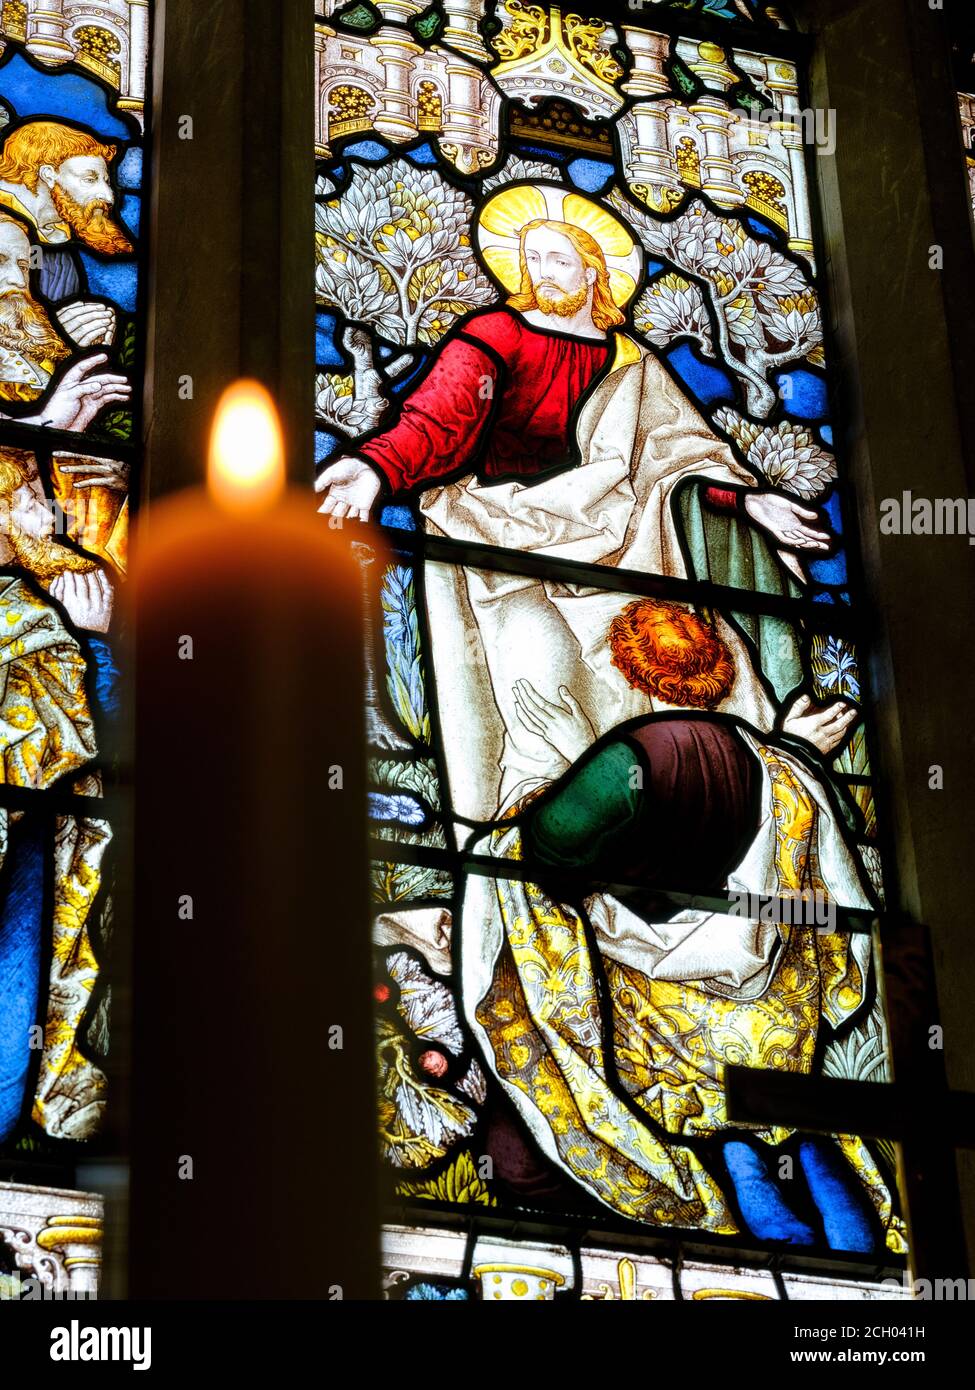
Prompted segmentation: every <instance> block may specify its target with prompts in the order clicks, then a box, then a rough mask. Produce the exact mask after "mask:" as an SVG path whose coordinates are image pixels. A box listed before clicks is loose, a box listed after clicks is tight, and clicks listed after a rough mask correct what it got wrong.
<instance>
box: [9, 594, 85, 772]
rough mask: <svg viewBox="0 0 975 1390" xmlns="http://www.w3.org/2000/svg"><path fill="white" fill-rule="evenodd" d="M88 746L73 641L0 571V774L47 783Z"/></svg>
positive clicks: (80, 667) (49, 612)
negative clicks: (1, 574)
mask: <svg viewBox="0 0 975 1390" xmlns="http://www.w3.org/2000/svg"><path fill="white" fill-rule="evenodd" d="M95 751H96V750H95V733H94V728H93V726H92V721H91V713H90V711H89V708H88V695H87V693H86V691H85V659H84V657H83V656H82V654H81V650H80V648H79V646H78V643H77V642H76V641H75V639H74V638H73V637H72V636H71V634H70V633H69V632H68V630H67V628H66V627H65V626H64V624H63V623H62V622H61V619H60V618H59V617H58V615H57V613H56V612H55V610H54V608H53V607H52V606H51V605H50V604H49V603H46V602H45V601H44V599H43V598H40V597H39V596H38V595H36V594H34V593H33V592H32V591H31V590H30V589H29V588H28V587H27V585H26V584H25V583H24V582H23V580H20V579H10V578H3V577H0V780H2V781H3V782H6V783H9V784H10V785H11V786H15V787H38V788H40V787H49V786H51V785H52V784H53V783H54V782H55V781H57V779H58V778H59V777H63V776H64V775H65V773H69V772H74V771H75V770H77V769H78V768H79V767H81V766H82V765H83V764H84V763H86V762H88V761H89V760H90V759H91V758H93V757H94V756H95Z"/></svg>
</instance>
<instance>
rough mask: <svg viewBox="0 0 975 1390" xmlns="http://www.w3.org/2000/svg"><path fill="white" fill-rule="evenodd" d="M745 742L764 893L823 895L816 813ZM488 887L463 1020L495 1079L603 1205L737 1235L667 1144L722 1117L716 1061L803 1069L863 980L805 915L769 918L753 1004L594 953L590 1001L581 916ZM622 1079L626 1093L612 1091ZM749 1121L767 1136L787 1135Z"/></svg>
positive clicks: (788, 775)
mask: <svg viewBox="0 0 975 1390" xmlns="http://www.w3.org/2000/svg"><path fill="white" fill-rule="evenodd" d="M759 751H760V756H761V757H762V760H763V762H764V763H765V766H766V769H767V771H768V773H769V777H770V781H771V787H772V797H773V815H774V820H775V830H776V836H775V873H776V878H777V880H778V893H779V895H780V896H782V897H788V896H796V897H799V896H802V895H803V894H804V893H807V892H812V891H819V892H823V891H824V889H823V884H822V881H821V879H820V878H819V873H818V865H817V859H816V844H817V838H818V836H817V816H818V814H819V813H818V809H817V807H816V805H815V803H814V802H813V801H812V799H811V798H810V797H809V795H808V793H807V792H806V791H805V789H804V788H803V787H802V786H801V784H800V783H799V781H798V780H797V778H796V777H795V776H794V774H793V772H792V771H791V769H790V768H789V767H788V766H787V765H786V764H785V763H784V762H782V761H781V760H780V759H778V758H777V757H776V755H775V753H774V752H773V751H772V750H770V749H768V748H762V749H760V750H759ZM500 839H503V840H504V853H505V855H506V856H507V857H509V858H510V857H512V856H514V857H516V858H520V857H521V841H520V832H519V831H518V829H517V827H506V828H501V829H498V830H495V831H494V832H493V836H492V843H493V844H496V843H497V842H498V841H499V840H500ZM498 848H499V849H500V845H499V844H498ZM495 889H496V893H497V901H498V908H499V911H500V915H501V920H502V924H503V943H502V948H501V952H500V954H499V957H498V959H497V962H496V965H495V970H494V976H493V980H492V983H491V987H490V989H489V990H488V992H487V993H486V995H485V996H484V998H483V999H482V1000H481V1001H480V1003H479V1005H478V1007H477V1009H476V1011H475V1017H476V1021H477V1023H478V1024H479V1025H480V1027H481V1029H482V1030H483V1032H484V1035H485V1036H486V1038H487V1040H488V1042H489V1045H490V1048H491V1050H492V1052H493V1055H494V1060H495V1067H496V1070H497V1073H498V1075H499V1077H500V1078H501V1079H502V1080H503V1081H505V1082H507V1083H508V1084H509V1085H510V1086H512V1087H514V1088H516V1089H517V1090H518V1091H520V1092H521V1093H522V1094H523V1095H524V1096H525V1097H527V1098H528V1099H530V1101H531V1103H532V1106H533V1107H534V1109H535V1110H536V1111H537V1112H538V1114H539V1115H540V1116H542V1117H543V1119H544V1122H545V1124H546V1125H547V1127H548V1129H549V1131H550V1132H551V1135H552V1137H553V1139H554V1143H555V1149H556V1152H557V1154H558V1157H559V1159H560V1160H561V1162H562V1163H563V1164H564V1165H565V1166H566V1167H567V1168H568V1169H569V1171H570V1172H572V1173H573V1174H574V1175H575V1177H576V1178H577V1179H578V1180H579V1181H580V1182H582V1183H584V1184H585V1186H586V1187H587V1188H589V1189H590V1190H591V1191H592V1192H593V1193H594V1194H595V1195H596V1196H597V1197H599V1198H600V1199H601V1200H602V1201H604V1202H606V1203H608V1205H610V1206H611V1207H613V1208H614V1209H615V1210H616V1211H618V1212H620V1213H622V1214H623V1215H625V1216H629V1217H635V1218H637V1219H639V1220H644V1221H649V1222H653V1223H655V1224H662V1225H680V1226H697V1227H700V1228H702V1229H704V1230H710V1231H719V1232H726V1233H733V1232H735V1231H736V1229H737V1228H736V1226H735V1222H734V1218H733V1216H732V1214H731V1211H730V1210H729V1208H728V1206H727V1204H726V1202H725V1200H724V1198H723V1196H722V1194H721V1190H720V1188H719V1187H718V1185H717V1184H716V1183H715V1182H714V1180H713V1179H712V1178H711V1176H710V1175H709V1174H708V1173H707V1172H706V1171H705V1170H704V1168H703V1167H702V1165H701V1163H700V1160H699V1159H698V1158H697V1156H696V1154H695V1153H694V1152H693V1151H692V1149H691V1148H690V1147H688V1146H687V1145H685V1144H682V1143H681V1142H680V1141H681V1139H686V1138H691V1137H705V1136H708V1135H711V1134H713V1133H715V1132H716V1131H720V1130H722V1129H725V1128H730V1127H731V1126H729V1121H728V1118H727V1114H726V1111H725V1102H724V1068H725V1066H726V1065H727V1064H728V1063H737V1064H739V1065H743V1066H751V1067H764V1068H774V1069H776V1070H780V1071H794V1072H810V1071H811V1070H812V1067H813V1059H814V1055H815V1051H816V1043H817V1036H818V1030H819V1020H820V1017H825V1018H827V1019H829V1020H830V1021H831V1022H838V1021H840V1020H841V1019H842V1018H845V1017H847V1016H848V1015H849V1014H850V1013H851V1012H852V1011H853V1010H854V1009H855V1008H856V1007H857V1006H858V1005H859V1004H860V1003H861V1002H862V1001H863V998H864V991H865V984H866V982H865V981H864V979H863V978H862V976H861V973H860V969H859V967H858V965H857V963H856V962H855V961H854V960H853V959H852V955H851V954H850V952H849V951H848V950H847V940H846V939H845V938H843V937H840V936H838V935H825V934H824V935H817V932H816V928H815V926H804V925H803V926H792V927H786V926H782V927H780V932H781V935H782V938H783V944H782V948H781V955H780V958H779V961H778V964H777V966H776V969H775V973H774V975H773V976H772V979H771V982H770V984H769V986H768V988H767V989H766V991H765V992H764V994H763V995H762V996H761V997H760V998H758V999H751V1000H735V999H728V998H725V997H722V996H718V995H715V994H714V993H713V992H710V991H708V990H707V989H705V987H704V986H703V985H702V983H701V982H700V981H695V980H691V981H671V980H662V979H651V978H649V977H648V976H647V975H645V974H642V973H641V972H640V971H638V970H636V969H633V968H632V967H630V966H626V965H621V964H618V963H617V962H614V961H612V960H610V959H608V958H603V959H602V969H603V971H604V974H605V981H606V987H607V988H606V991H605V994H604V996H603V997H604V998H605V1006H604V1005H603V1004H602V1003H601V995H600V987H599V984H598V976H597V968H596V964H595V962H594V960H593V955H592V950H591V947H590V940H591V938H590V936H589V933H588V932H587V930H586V927H585V925H584V923H583V921H582V918H581V917H580V915H579V914H578V913H577V912H575V911H574V910H573V909H572V908H571V907H569V906H567V905H564V904H560V903H557V902H555V901H553V900H552V899H551V898H550V897H548V896H547V895H546V894H545V893H544V891H543V890H542V889H541V888H540V887H539V886H538V885H536V884H533V883H521V882H518V881H515V880H503V879H500V880H498V881H497V882H496V884H495ZM606 1006H608V1009H609V1015H610V1016H609V1018H608V1020H606V1022H607V1023H608V1024H609V1027H608V1028H607V1027H605V1026H604V1013H603V1010H604V1007H606ZM609 1038H611V1047H612V1053H611V1055H607V1051H606V1048H607V1039H609ZM614 1080H615V1081H618V1083H619V1085H618V1086H614V1084H613V1083H614ZM620 1086H621V1087H622V1089H623V1091H625V1093H626V1095H627V1096H628V1097H629V1101H630V1104H627V1103H625V1102H624V1101H623V1100H622V1099H620V1096H619V1087H620ZM641 1117H645V1118H641ZM647 1121H649V1122H650V1123H648V1122H647ZM757 1133H758V1134H759V1136H760V1137H761V1138H764V1139H765V1140H766V1141H767V1142H769V1143H773V1144H775V1143H781V1142H782V1141H783V1140H784V1139H786V1138H788V1136H789V1135H790V1134H791V1133H792V1131H791V1130H788V1129H784V1128H771V1129H768V1130H764V1131H757ZM839 1143H840V1145H841V1147H842V1149H843V1151H844V1153H845V1154H846V1155H847V1158H848V1159H849V1161H850V1162H851V1163H852V1165H853V1167H854V1169H855V1171H856V1172H857V1175H858V1176H859V1178H860V1180H861V1181H862V1182H863V1184H864V1186H865V1188H866V1190H867V1192H868V1194H869V1196H870V1199H871V1201H872V1202H873V1204H874V1206H875V1208H876V1210H877V1212H878V1214H879V1216H880V1219H881V1221H882V1223H883V1225H884V1228H885V1230H886V1231H887V1243H888V1245H889V1246H890V1247H891V1248H893V1249H895V1250H901V1249H903V1235H902V1229H903V1228H902V1225H901V1223H900V1222H899V1221H898V1220H897V1219H896V1218H892V1212H891V1196H890V1192H889V1190H888V1189H887V1187H886V1185H885V1183H884V1181H883V1179H882V1177H881V1175H880V1173H879V1171H878V1169H877V1168H876V1165H875V1164H874V1163H873V1161H872V1159H871V1158H870V1155H869V1153H868V1151H867V1150H866V1148H865V1146H864V1145H863V1143H862V1141H861V1140H859V1139H857V1138H855V1137H845V1138H841V1139H839Z"/></svg>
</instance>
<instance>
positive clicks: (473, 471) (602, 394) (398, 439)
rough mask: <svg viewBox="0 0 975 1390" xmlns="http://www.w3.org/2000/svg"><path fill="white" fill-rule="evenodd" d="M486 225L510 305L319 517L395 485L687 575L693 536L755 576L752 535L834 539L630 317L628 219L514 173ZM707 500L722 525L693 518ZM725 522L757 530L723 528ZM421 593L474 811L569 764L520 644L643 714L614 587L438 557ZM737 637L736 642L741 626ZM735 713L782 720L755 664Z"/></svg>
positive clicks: (784, 543)
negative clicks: (519, 683)
mask: <svg viewBox="0 0 975 1390" xmlns="http://www.w3.org/2000/svg"><path fill="white" fill-rule="evenodd" d="M476 234H477V241H478V248H479V251H480V255H481V257H482V259H483V261H484V262H485V264H486V265H487V266H488V267H489V269H490V270H491V271H492V273H493V274H494V275H495V277H496V278H497V279H498V280H499V281H500V282H501V283H502V284H503V285H504V286H505V288H506V289H507V290H508V291H509V294H508V297H507V300H506V302H505V304H504V305H503V306H501V307H498V308H492V309H488V310H484V311H481V312H477V313H475V314H473V315H471V316H470V317H469V318H467V319H466V320H465V321H464V322H463V323H462V324H461V325H460V327H459V329H458V330H457V331H455V332H454V333H453V334H452V335H451V336H450V337H449V339H447V340H446V341H445V342H444V343H443V344H442V345H441V347H440V348H439V350H438V352H437V354H436V356H435V358H434V360H433V362H432V363H431V365H430V368H429V370H428V371H427V372H426V375H425V376H424V378H423V379H422V381H421V382H420V384H419V385H418V386H416V387H415V388H414V390H413V391H412V393H411V394H410V395H409V396H408V397H407V399H406V400H405V401H404V402H403V404H402V406H401V408H400V411H399V416H398V419H396V421H395V423H394V424H393V425H392V427H391V428H389V429H386V430H383V431H382V432H381V433H378V434H375V435H373V436H372V437H371V438H367V439H366V440H364V441H363V442H362V443H361V444H360V445H359V446H358V448H357V450H356V453H355V454H354V455H353V454H349V455H346V456H344V457H341V458H339V459H337V460H335V461H334V462H333V463H331V464H330V465H329V466H327V467H326V468H325V469H324V470H323V471H322V473H321V474H320V476H319V479H318V482H317V484H316V486H317V488H318V490H319V491H321V492H323V493H324V499H323V502H322V505H321V508H320V510H321V511H322V512H323V513H326V514H328V515H329V516H330V517H332V518H335V519H352V520H362V521H365V520H368V518H369V516H370V513H371V511H372V509H373V507H374V505H375V503H376V501H377V499H378V498H380V497H381V496H382V497H386V498H390V497H395V496H397V495H403V494H408V493H412V492H420V493H421V496H420V500H419V510H420V512H421V513H422V515H423V517H424V520H425V526H426V530H427V532H428V533H430V534H433V535H438V536H449V537H452V538H455V539H457V540H460V541H464V542H468V543H470V542H476V543H480V544H486V545H493V546H505V547H508V548H512V549H521V550H526V551H532V552H535V553H545V554H547V555H551V556H553V557H557V558H563V559H566V560H572V561H579V562H582V563H587V564H598V565H613V566H619V567H623V568H628V569H635V570H640V571H645V572H646V571H649V572H651V573H656V574H665V575H675V576H679V577H688V561H687V554H688V549H687V547H688V545H690V547H691V550H690V554H691V561H692V564H693V568H694V572H695V573H698V574H701V575H702V576H703V575H707V576H709V577H711V578H715V579H718V580H719V581H720V582H726V583H738V584H740V585H743V586H745V587H754V584H755V578H754V575H755V573H756V565H755V560H754V555H753V549H754V546H756V545H760V546H762V547H764V563H765V565H766V566H767V567H771V568H772V569H775V568H776V567H777V566H778V565H779V564H780V563H782V562H783V561H785V563H787V564H790V567H791V568H792V569H793V571H794V572H796V573H799V572H800V570H799V566H798V562H797V561H796V560H795V557H794V556H787V555H786V554H785V552H789V551H795V550H804V549H808V550H822V549H825V548H827V547H828V544H829V537H828V535H827V534H826V533H825V532H824V531H822V530H821V529H819V523H818V521H817V514H816V513H815V512H811V511H809V510H807V509H806V508H803V507H801V506H799V504H798V503H797V502H796V501H795V500H793V499H791V498H788V497H785V496H782V495H779V494H776V493H773V492H770V491H765V490H762V489H760V488H759V487H758V486H757V485H756V479H755V478H754V476H753V475H752V474H751V473H750V472H749V471H748V470H747V469H746V468H745V467H744V466H743V465H742V464H740V463H739V461H738V460H737V459H736V458H735V456H734V454H733V453H732V451H731V449H730V448H729V446H728V445H727V444H726V443H724V441H722V440H721V439H720V438H719V437H718V436H717V435H716V434H715V433H714V432H713V430H712V429H711V428H710V426H709V425H708V423H707V422H706V421H705V420H704V418H703V417H702V416H701V414H700V413H699V412H698V410H697V409H696V407H695V406H694V404H693V403H692V402H691V401H690V400H689V399H688V397H687V395H686V393H685V392H684V391H683V390H682V389H681V387H680V385H679V384H678V383H677V382H676V381H675V380H674V378H673V377H672V376H671V375H670V373H669V372H668V370H667V369H666V368H665V367H664V366H663V365H662V364H661V363H660V361H659V360H658V359H657V357H656V356H655V355H654V354H653V353H652V352H651V351H650V350H649V349H648V348H647V347H646V346H645V345H643V344H641V343H639V342H638V341H636V340H635V339H634V338H632V337H630V336H629V335H628V334H627V333H625V332H624V331H623V326H624V324H625V321H626V319H625V313H624V308H625V305H626V304H627V303H628V302H629V300H630V299H631V298H632V297H633V295H634V293H635V292H636V289H637V284H638V281H639V276H640V266H641V253H640V250H639V248H638V246H637V245H636V242H635V239H634V237H633V235H632V233H631V232H630V231H629V229H628V228H627V227H626V226H625V225H624V224H623V222H622V221H621V220H619V219H618V218H617V217H616V216H615V215H614V214H612V213H611V212H610V211H609V210H608V209H607V208H605V207H603V206H602V205H600V204H597V203H595V202H593V201H591V200H589V199H586V198H583V197H581V196H580V195H578V194H575V193H570V192H567V191H566V189H564V188H562V187H557V186H554V185H546V184H538V185H533V186H525V185H515V186H511V187H508V188H505V189H502V190H501V191H500V192H498V193H497V194H495V196H494V197H493V198H492V199H491V200H490V201H489V202H488V203H487V204H486V205H485V207H484V208H483V209H482V210H481V213H480V217H479V220H478V224H477V228H476ZM684 484H688V486H687V487H684ZM695 484H696V485H695ZM678 488H679V489H681V492H680V506H677V505H673V504H674V502H675V489H678ZM701 512H706V513H707V514H708V518H709V520H708V524H707V525H704V524H703V523H700V524H697V525H693V524H692V525H690V526H688V525H687V517H688V515H689V514H698V515H699V514H700V513H701ZM722 523H723V524H724V525H725V528H726V541H725V543H724V544H723V545H722V553H723V555H724V557H725V558H724V561H723V562H722V566H719V567H718V569H716V564H715V557H714V556H710V555H705V554H701V555H696V554H694V553H693V547H694V545H695V544H697V545H698V546H699V547H700V546H702V545H704V544H710V542H706V541H705V540H704V539H703V538H704V537H713V536H714V534H715V526H716V525H718V526H719V527H720V525H721V524H722ZM727 528H732V529H734V530H737V531H739V532H740V533H742V534H740V535H739V536H738V537H737V538H727ZM682 530H683V531H685V532H686V534H682ZM756 537H757V538H758V539H756ZM689 538H690V539H689ZM695 538H696V539H695ZM718 558H720V557H718ZM736 565H738V566H740V569H741V572H740V573H737V574H736V573H735V572H734V567H735V566H736ZM447 570H451V572H450V573H447ZM424 590H425V599H426V605H427V617H428V620H429V625H430V631H431V637H430V656H431V659H432V664H433V667H434V674H435V677H436V682H437V690H438V699H439V704H440V713H441V726H442V728H443V730H444V741H445V745H446V761H447V768H448V775H449V777H450V781H451V789H452V793H453V796H454V801H455V805H456V807H457V809H458V811H460V812H461V813H462V814H465V815H473V816H486V815H491V814H493V813H494V812H495V811H496V810H497V809H498V806H499V805H500V804H502V803H504V802H506V801H508V800H510V795H511V794H512V793H513V792H514V791H515V789H516V788H517V787H518V786H519V785H520V784H521V783H522V782H523V781H524V780H525V779H526V778H529V779H532V780H537V778H538V777H547V776H551V775H554V774H555V773H556V772H557V769H555V768H554V767H553V766H552V764H551V752H552V750H551V748H547V747H546V746H545V744H544V741H543V740H541V739H539V738H538V737H537V736H535V735H533V734H532V733H531V731H529V730H526V729H525V727H524V725H523V724H522V722H521V721H519V720H518V719H517V716H516V711H515V709H514V706H513V703H512V699H511V695H510V692H511V689H512V686H513V682H514V679H515V677H516V676H519V677H524V675H525V659H526V652H530V654H531V660H530V663H529V664H530V665H531V667H532V670H533V671H534V676H533V677H531V679H532V680H533V684H535V686H536V688H538V689H540V691H541V692H542V693H543V694H544V695H546V696H547V697H548V698H554V697H555V695H556V688H557V685H559V684H564V685H566V686H568V687H570V688H571V689H573V690H575V691H578V692H579V698H580V699H581V701H582V703H583V706H584V708H585V709H586V712H587V715H588V717H589V718H590V720H591V721H592V722H593V724H594V727H596V728H597V730H599V731H600V732H602V731H603V729H604V728H608V727H612V725H613V724H615V723H617V722H619V721H620V720H622V719H625V718H627V717H630V716H632V715H634V714H637V713H645V712H646V710H647V704H646V702H645V700H644V701H643V702H642V703H635V702H634V700H635V697H634V695H633V692H632V690H631V689H629V688H628V687H627V686H626V683H625V682H624V681H623V680H622V679H621V678H620V677H619V673H618V672H616V671H615V670H614V669H613V667H612V662H611V660H610V657H609V654H608V651H607V649H606V646H605V640H604V634H605V632H606V617H607V611H608V610H607V608H606V602H607V599H608V598H609V599H611V598H612V596H611V595H609V596H607V595H602V594H599V593H597V592H596V591H595V590H588V589H583V588H582V587H581V586H577V585H573V586H571V589H570V588H569V586H565V585H560V586H552V585H551V584H546V583H545V582H544V581H542V580H538V579H527V578H521V577H517V576H513V575H505V574H499V573H496V572H495V573H490V572H487V571H482V570H475V569H465V570H463V571H460V572H454V571H453V569H452V567H449V566H439V567H438V566H437V565H435V564H433V563H431V562H428V563H427V565H426V570H425V575H424ZM722 635H723V636H724V637H725V639H726V640H728V641H729V642H730V643H731V645H732V647H733V648H734V647H736V645H737V641H738V639H737V637H736V636H735V635H734V634H732V633H731V632H730V630H729V631H728V632H726V633H722ZM472 642H473V643H474V644H475V646H476V647H479V648H480V651H481V654H482V658H483V659H482V660H480V661H472V660H471V649H472ZM736 655H738V652H737V651H736ZM742 664H743V663H742V662H741V661H740V662H739V665H740V666H741V665H742ZM509 666H510V668H511V669H510V670H509ZM535 677H537V680H536V679H535ZM539 682H540V683H541V684H540V685H539ZM475 711H476V712H477V713H478V715H479V717H480V719H479V728H480V730H481V732H480V733H479V735H478V737H477V739H476V740H475V745H476V746H475V747H474V748H473V749H472V748H471V747H470V744H469V741H467V740H468V731H469V729H470V721H471V717H472V715H473V713H474V712H475ZM731 712H734V713H737V714H740V715H741V716H743V717H745V718H747V719H749V720H751V721H752V722H754V723H757V724H758V725H759V726H760V727H769V721H770V718H771V717H772V707H771V704H770V702H769V700H768V696H767V693H766V691H765V689H764V688H763V686H762V683H761V682H760V680H759V679H758V676H757V675H756V676H755V678H754V679H753V680H751V681H750V680H748V679H747V678H746V679H742V681H741V682H740V686H739V694H738V696H737V704H735V705H733V707H732V711H731Z"/></svg>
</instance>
